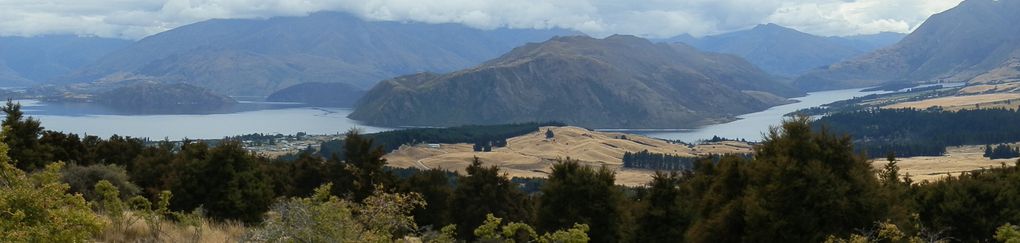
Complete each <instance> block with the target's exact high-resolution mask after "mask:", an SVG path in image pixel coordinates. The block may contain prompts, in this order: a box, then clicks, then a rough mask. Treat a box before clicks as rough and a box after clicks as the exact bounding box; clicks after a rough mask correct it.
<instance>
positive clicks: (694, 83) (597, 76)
mask: <svg viewBox="0 0 1020 243" xmlns="http://www.w3.org/2000/svg"><path fill="white" fill-rule="evenodd" d="M802 94H803V93H801V92H800V91H798V90H796V89H794V88H792V87H789V86H786V85H784V84H781V83H779V82H778V81H776V80H774V79H773V78H772V77H771V76H770V75H768V74H767V73H765V72H763V71H761V70H760V69H758V68H757V67H755V66H754V65H752V64H750V63H748V62H746V61H744V60H743V59H741V58H739V57H736V56H732V55H727V54H714V53H704V52H700V51H698V50H696V49H694V48H693V47H690V46H687V45H683V44H665V43H659V44H655V43H652V42H650V41H648V40H645V39H641V38H637V37H634V36H621V35H614V36H610V37H607V38H605V39H595V38H591V37H585V36H572V37H557V38H553V39H551V40H549V41H546V42H542V43H533V44H527V45H524V46H521V47H518V48H515V49H514V50H513V51H511V52H509V53H507V54H505V55H503V56H501V57H499V58H496V59H493V60H490V61H487V62H485V63H484V64H482V65H479V66H475V67H472V68H468V69H464V70H460V71H456V72H451V73H447V74H436V73H420V74H415V75H408V76H402V77H398V78H395V79H390V80H386V81H382V82H380V83H379V84H377V85H376V86H375V87H374V88H373V89H372V90H370V91H369V92H368V93H367V94H366V95H365V96H364V97H363V98H362V99H361V100H359V101H358V104H357V105H356V109H355V111H354V112H353V113H351V114H350V116H349V117H350V118H352V119H355V120H361V121H365V122H367V123H370V124H376V125H389V126H453V125H462V124H503V123H508V122H532V121H559V122H566V123H568V124H575V125H580V126H585V127H591V128H690V127H695V126H698V125H704V124H711V123H717V122H721V121H727V120H732V119H733V117H735V116H736V115H739V114H744V113H749V112H754V111H759V110H763V109H766V108H768V107H771V106H774V105H778V104H783V103H786V102H788V101H787V99H786V98H787V97H794V96H800V95H802Z"/></svg>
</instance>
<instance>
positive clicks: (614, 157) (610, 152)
mask: <svg viewBox="0 0 1020 243" xmlns="http://www.w3.org/2000/svg"><path fill="white" fill-rule="evenodd" d="M546 129H552V131H553V134H555V137H554V138H553V139H545V131H546ZM624 136H626V139H624ZM507 143H508V146H507V147H505V148H495V149H494V150H493V151H492V152H474V151H473V150H472V145H471V144H442V145H440V148H438V149H437V148H430V147H428V146H426V145H416V146H406V145H405V146H403V147H401V148H400V149H398V150H396V151H393V152H392V153H390V154H387V155H386V157H385V158H386V159H387V161H388V163H389V165H390V166H395V167H402V168H410V167H415V168H421V169H425V168H443V169H449V170H455V171H458V172H460V173H464V168H467V166H468V165H470V164H471V161H472V160H473V159H474V157H478V158H479V159H480V160H481V161H482V163H484V164H485V165H487V166H488V165H498V166H499V167H500V169H501V170H502V171H503V172H504V173H506V174H507V175H509V176H511V177H546V176H547V175H548V173H549V171H550V168H551V166H552V164H553V163H554V162H556V160H557V159H561V158H567V157H570V158H572V159H577V160H580V161H581V162H582V163H584V164H588V165H591V166H603V165H604V166H607V167H609V168H611V169H614V170H616V183H617V184H620V185H627V186H640V185H645V184H646V183H648V182H649V181H651V179H652V175H653V174H654V173H655V171H652V170H641V169H625V168H622V163H621V159H622V158H623V153H624V152H628V151H629V152H638V151H642V150H648V151H651V152H656V153H668V154H679V155H690V156H697V155H707V154H725V153H750V152H751V151H752V148H751V145H749V144H746V143H740V142H723V143H713V144H702V145H697V146H695V147H693V148H688V147H687V146H685V145H679V144H670V143H668V142H665V141H662V140H659V139H654V138H648V137H644V136H640V135H633V134H623V133H611V132H593V131H589V130H587V129H584V128H578V127H543V128H542V129H541V130H540V132H534V133H530V134H526V135H524V136H520V137H514V138H511V139H509V140H507ZM983 153H984V147H983V146H960V147H950V148H947V153H946V155H944V156H937V157H911V158H899V159H898V162H897V163H898V165H899V166H900V173H901V174H907V173H909V174H910V176H911V178H913V179H914V180H915V181H917V182H920V181H923V180H937V179H940V178H944V177H945V176H946V175H947V174H952V175H959V174H960V173H961V172H964V171H973V170H980V169H982V168H991V167H995V166H1000V165H1002V164H1003V163H1005V164H1006V165H1010V166H1012V165H1014V164H1013V161H1015V160H1013V159H999V160H989V159H988V158H984V157H982V155H983ZM886 163H887V162H886V161H885V159H875V160H872V165H873V166H874V167H875V168H877V169H881V168H882V167H883V166H885V164H886Z"/></svg>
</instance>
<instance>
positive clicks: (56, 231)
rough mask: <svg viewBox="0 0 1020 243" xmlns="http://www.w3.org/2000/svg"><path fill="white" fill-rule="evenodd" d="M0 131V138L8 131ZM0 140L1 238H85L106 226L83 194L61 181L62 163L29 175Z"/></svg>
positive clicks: (66, 239) (83, 239)
mask: <svg viewBox="0 0 1020 243" xmlns="http://www.w3.org/2000/svg"><path fill="white" fill-rule="evenodd" d="M8 131H9V129H7V128H5V129H4V131H3V133H0V141H3V137H5V135H6V134H7V133H8ZM8 150H9V148H8V147H7V145H6V144H3V143H0V239H3V241H4V242H86V241H89V240H90V239H92V237H93V236H94V235H96V234H98V233H99V232H101V231H102V230H103V227H104V226H105V225H104V224H103V223H102V221H101V220H100V219H99V217H98V216H97V215H96V214H95V213H94V212H93V211H92V210H91V209H90V208H89V205H88V203H86V202H85V198H83V197H82V196H81V195H80V194H75V195H72V194H69V193H68V189H69V186H68V185H67V184H65V183H61V181H60V177H61V174H60V171H61V168H62V167H63V166H64V164H63V163H52V164H49V165H47V166H46V168H45V169H44V170H42V171H40V172H37V173H34V174H31V175H28V174H26V173H25V172H24V171H21V170H19V169H18V168H16V167H15V166H14V164H13V163H12V161H11V159H10V157H8V156H7V153H8Z"/></svg>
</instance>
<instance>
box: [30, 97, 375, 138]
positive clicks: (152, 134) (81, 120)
mask: <svg viewBox="0 0 1020 243" xmlns="http://www.w3.org/2000/svg"><path fill="white" fill-rule="evenodd" d="M20 102H21V104H22V106H24V107H23V108H22V110H24V111H25V113H26V114H27V115H29V116H32V117H35V118H36V119H39V120H40V121H42V125H43V126H44V127H45V128H46V129H49V130H56V131H64V132H71V133H78V134H89V135H97V136H100V137H109V136H110V135H113V134H118V135H122V136H132V137H147V138H151V139H163V138H169V139H171V140H179V139H183V138H192V139H200V138H201V139H208V138H223V137H225V136H233V135H241V134H251V133H266V134H276V133H280V134H295V133H298V132H305V133H309V134H336V133H343V132H346V131H347V130H348V129H350V128H353V127H357V128H359V129H361V130H362V131H363V132H367V133H372V132H379V131H385V130H390V129H389V128H382V127H372V126H366V125H361V124H359V123H358V122H357V121H354V120H351V119H347V114H350V113H351V110H350V109H346V108H318V107H298V106H299V105H295V104H286V103H253V102H245V103H244V104H242V106H241V107H238V111H236V112H229V113H222V114H179V115H133V114H123V113H118V112H116V111H113V110H110V109H108V108H106V107H103V106H101V105H97V104H53V103H41V102H36V101H32V100H22V101H20ZM245 104H247V105H248V106H243V105H245Z"/></svg>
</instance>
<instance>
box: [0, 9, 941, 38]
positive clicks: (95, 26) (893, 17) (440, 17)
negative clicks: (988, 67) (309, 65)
mask: <svg viewBox="0 0 1020 243" xmlns="http://www.w3.org/2000/svg"><path fill="white" fill-rule="evenodd" d="M959 3H960V0H784V1H778V0H641V1H633V0H514V1H506V0H0V36H35V35H46V34H76V35H94V36H101V37H116V38H125V39H138V38H142V37H145V36H148V35H152V34H155V33H159V32H162V31H166V30H168V29H172V28H175V27H178V26H181V25H186V24H191V23H194V22H199V21H203V20H207V19H213V18H269V17H275V16H302V15H306V14H308V13H311V12H317V11H340V12H348V13H352V14H355V15H358V16H361V17H363V18H365V19H370V20H396V21H419V22H427V23H461V24H465V25H468V26H472V27H476V28H482V29H491V28H499V27H510V28H539V29H542V28H553V27H558V28H567V29H573V30H578V31H582V32H585V33H587V34H589V35H593V36H605V35H610V34H618V33H619V34H633V35H639V36H645V37H653V38H665V37H670V36H675V35H679V34H684V33H688V34H692V35H695V36H701V35H709V34H717V33H723V32H730V31H734V30H740V29H746V28H750V27H752V26H755V25H757V24H762V23H776V24H780V25H784V26H788V27H791V28H795V29H798V30H801V31H804V32H808V33H812V34H817V35H825V36H831V35H855V34H873V33H878V32H883V31H891V32H909V31H911V30H913V29H914V28H916V27H917V26H918V25H920V24H921V23H922V22H924V20H925V19H927V18H928V17H929V16H931V15H932V14H934V13H938V12H941V11H945V10H946V9H949V8H952V7H953V6H956V5H957V4H959Z"/></svg>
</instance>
